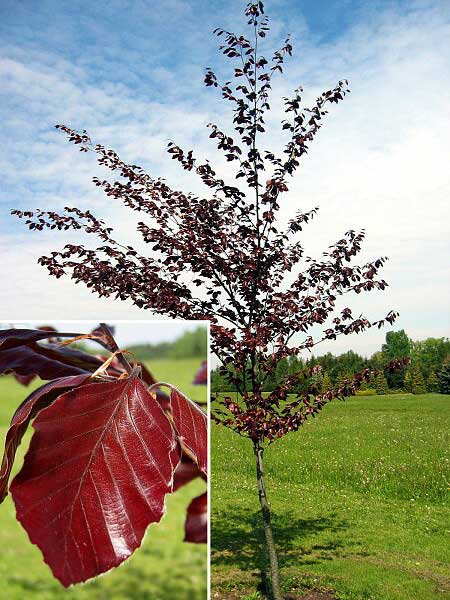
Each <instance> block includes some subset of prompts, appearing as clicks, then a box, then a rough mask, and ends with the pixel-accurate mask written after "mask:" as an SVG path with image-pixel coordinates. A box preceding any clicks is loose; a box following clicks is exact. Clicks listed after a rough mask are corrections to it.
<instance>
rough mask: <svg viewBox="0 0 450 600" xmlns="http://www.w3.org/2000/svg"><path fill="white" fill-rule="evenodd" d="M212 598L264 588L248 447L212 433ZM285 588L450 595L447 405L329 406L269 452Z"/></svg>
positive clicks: (386, 598)
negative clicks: (261, 583) (261, 584)
mask: <svg viewBox="0 0 450 600" xmlns="http://www.w3.org/2000/svg"><path fill="white" fill-rule="evenodd" d="M211 438H212V441H211V445H212V467H211V471H212V483H211V485H212V500H211V502H212V583H213V587H212V589H213V592H212V598H216V599H221V598H241V597H246V596H250V597H251V598H252V599H253V598H255V597H256V595H255V592H256V590H257V589H261V587H259V588H258V586H260V581H261V576H260V567H261V564H262V562H261V561H262V558H261V554H260V551H259V548H260V542H261V537H260V531H261V527H260V514H259V504H258V500H257V493H256V488H255V475H254V464H253V453H252V446H251V443H250V442H249V441H248V440H246V439H243V438H241V437H239V436H237V435H236V434H234V433H232V432H230V431H229V430H227V429H225V428H224V427H221V426H218V425H213V426H212V432H211ZM266 476H267V486H268V493H269V502H270V504H271V507H272V509H273V512H274V528H275V536H276V541H277V546H278V552H279V558H280V563H281V571H282V579H283V582H284V586H285V590H286V591H288V590H289V591H293V592H294V593H297V594H298V596H301V593H302V592H303V591H306V590H308V589H316V590H318V591H319V590H323V591H325V590H330V591H334V592H335V595H336V597H337V598H339V599H341V600H431V599H433V600H434V599H436V598H442V599H443V598H450V503H449V494H450V492H449V489H450V396H443V395H439V394H427V395H423V396H412V395H406V394H405V395H391V396H372V397H356V398H352V399H349V400H347V401H346V402H345V403H341V402H338V401H336V402H334V403H331V404H330V405H328V406H327V407H325V408H324V410H323V411H322V414H320V415H319V417H318V418H316V420H311V421H310V422H308V423H307V424H306V425H305V426H304V427H303V429H302V430H301V431H299V432H297V433H293V434H290V435H288V436H286V437H285V438H283V439H282V440H279V441H277V442H275V443H274V444H273V445H272V446H271V447H270V448H269V449H268V450H267V452H266Z"/></svg>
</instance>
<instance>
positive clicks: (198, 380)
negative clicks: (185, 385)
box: [192, 360, 208, 385]
mask: <svg viewBox="0 0 450 600" xmlns="http://www.w3.org/2000/svg"><path fill="white" fill-rule="evenodd" d="M192 383H193V384H194V385H206V384H207V383H208V365H207V362H206V360H204V361H203V362H202V364H201V365H200V368H199V370H198V371H197V373H196V374H195V377H194V381H193V382H192Z"/></svg>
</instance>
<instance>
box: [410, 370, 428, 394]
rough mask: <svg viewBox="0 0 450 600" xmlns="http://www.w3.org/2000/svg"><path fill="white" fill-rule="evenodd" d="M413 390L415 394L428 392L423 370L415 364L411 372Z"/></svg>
mask: <svg viewBox="0 0 450 600" xmlns="http://www.w3.org/2000/svg"><path fill="white" fill-rule="evenodd" d="M411 391H412V393H413V394H426V391H427V389H426V387H425V381H424V379H423V375H422V371H421V370H420V369H419V367H418V366H417V365H415V366H414V367H413V369H412V372H411Z"/></svg>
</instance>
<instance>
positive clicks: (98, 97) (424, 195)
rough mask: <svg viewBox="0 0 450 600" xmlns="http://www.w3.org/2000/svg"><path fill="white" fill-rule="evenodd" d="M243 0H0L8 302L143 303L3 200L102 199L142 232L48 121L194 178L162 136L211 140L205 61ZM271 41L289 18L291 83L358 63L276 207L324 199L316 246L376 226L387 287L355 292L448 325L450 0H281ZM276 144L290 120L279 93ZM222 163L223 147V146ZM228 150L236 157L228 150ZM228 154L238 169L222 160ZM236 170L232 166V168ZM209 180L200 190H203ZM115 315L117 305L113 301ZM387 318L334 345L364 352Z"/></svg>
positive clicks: (377, 310) (311, 92)
mask: <svg viewBox="0 0 450 600" xmlns="http://www.w3.org/2000/svg"><path fill="white" fill-rule="evenodd" d="M243 6H244V3H243V2H241V1H237V0H231V1H230V2H227V3H223V2H218V1H213V2H207V1H204V0H199V1H187V0H167V1H165V2H160V1H152V2H150V1H144V0H136V1H134V0H129V1H125V0H122V1H121V2H119V1H116V0H111V1H109V2H103V1H100V2H98V1H97V2H95V3H93V2H87V1H84V2H70V3H69V2H65V1H45V0H43V1H41V2H39V3H36V2H31V1H20V0H14V1H13V0H2V2H1V3H0V48H1V56H2V61H1V64H0V113H1V114H0V117H1V118H0V135H1V137H2V141H3V143H2V145H1V148H0V167H1V172H2V185H1V190H0V213H1V220H0V234H1V238H0V259H1V261H2V266H3V277H4V281H5V280H6V281H8V285H7V286H2V288H1V289H0V306H1V308H2V313H3V318H5V319H24V318H27V319H32V318H36V319H41V318H44V319H45V318H50V317H53V318H59V319H63V318H67V315H66V314H64V313H65V312H66V311H67V308H68V307H69V306H70V315H71V316H73V318H77V319H91V318H92V319H94V320H96V319H99V318H101V319H122V318H125V319H126V318H143V316H145V317H149V316H150V315H149V314H148V313H145V315H143V313H142V312H141V311H138V310H137V309H136V308H134V307H132V306H130V305H128V304H126V303H117V302H116V303H115V302H113V301H110V300H99V299H96V298H95V296H93V295H92V294H90V293H89V292H88V291H87V290H85V289H83V288H82V287H81V286H74V285H73V284H72V283H71V282H70V281H64V280H59V281H56V280H52V279H50V278H49V277H48V276H47V275H46V273H45V271H44V270H43V269H41V268H40V267H38V266H37V265H36V258H37V257H38V256H40V255H41V254H42V253H45V252H46V251H47V250H48V249H55V248H56V247H60V246H62V245H63V244H64V243H66V242H67V241H68V239H67V238H66V237H64V236H59V237H58V238H57V236H55V235H52V236H48V235H33V234H31V233H29V232H27V231H26V230H25V229H24V227H23V226H22V225H21V224H20V223H18V222H16V221H14V220H13V219H12V218H11V217H9V216H8V211H9V208H11V207H20V208H34V207H40V208H49V209H50V208H52V209H53V208H54V209H58V208H61V207H63V206H65V205H79V206H80V207H84V208H90V209H91V210H92V211H93V212H94V213H97V214H99V215H103V216H107V217H108V218H109V219H110V221H111V222H112V223H113V224H116V225H120V226H121V228H122V230H124V231H125V233H124V235H125V237H127V236H128V239H130V240H132V239H133V227H134V221H133V218H132V216H130V215H128V214H127V213H124V212H123V211H122V210H121V209H120V208H119V207H117V206H115V205H112V204H111V203H110V202H108V201H107V200H106V199H105V198H103V197H102V196H100V195H99V193H98V191H97V190H96V189H94V188H93V186H92V184H91V178H92V176H93V175H94V174H95V173H96V167H95V164H94V163H93V161H92V160H91V159H90V158H89V157H86V155H83V154H81V153H78V152H76V151H75V149H74V148H73V147H72V146H70V145H69V144H67V143H66V142H65V140H64V137H63V136H62V135H61V134H60V133H58V132H57V131H56V130H54V128H53V125H54V124H56V123H59V122H63V123H66V124H68V125H70V126H72V127H74V128H80V129H82V128H86V129H88V131H89V132H90V133H91V135H92V137H93V138H94V139H95V141H98V142H101V143H104V144H105V145H108V146H111V147H113V148H115V149H116V150H118V151H119V153H120V155H121V156H122V157H123V158H124V159H125V160H127V161H129V162H137V163H140V164H142V165H143V166H144V167H146V168H147V169H148V170H149V172H151V173H152V174H153V175H162V176H165V177H167V179H168V180H169V181H171V182H174V181H176V182H177V185H179V186H180V187H183V188H185V189H191V190H193V191H200V188H199V187H198V185H199V184H198V182H197V181H195V180H193V179H192V178H190V177H189V175H188V174H185V173H183V172H180V171H179V170H178V168H177V165H174V163H173V162H171V161H170V160H169V159H168V157H167V155H166V154H165V152H164V148H165V145H166V143H167V140H168V139H169V138H171V139H175V140H176V141H177V142H178V143H180V145H182V146H183V147H189V148H190V147H192V148H195V149H196V150H197V154H199V155H200V156H206V155H208V156H212V157H215V155H214V147H213V146H212V145H210V143H209V142H208V137H207V133H206V130H205V128H204V125H205V124H206V123H207V122H209V121H211V120H216V121H218V123H219V124H222V123H223V124H226V123H227V116H228V114H227V113H226V106H224V105H223V104H222V102H221V101H220V99H218V97H217V96H216V95H215V94H214V92H212V91H211V90H208V89H205V88H204V87H203V86H202V75H203V72H204V67H205V66H213V67H216V68H217V69H218V70H219V72H221V71H222V72H224V73H226V70H225V71H223V69H226V63H224V62H222V61H221V59H220V55H219V54H218V52H217V50H216V48H217V39H216V38H214V37H213V36H212V35H211V30H212V29H213V28H214V27H216V26H219V25H220V26H223V27H225V28H231V29H233V30H237V31H240V30H241V29H242V17H241V14H242V8H243ZM266 9H267V12H268V14H269V15H270V16H271V18H272V35H271V36H270V38H268V40H267V45H268V46H269V47H270V48H272V47H273V45H275V46H276V45H277V44H279V42H280V41H281V40H282V39H284V35H285V33H286V32H291V34H292V40H293V44H294V57H293V59H292V60H290V62H289V64H288V66H287V70H286V77H285V78H283V79H280V80H279V82H278V84H277V86H276V87H275V89H274V98H276V97H281V96H283V95H285V94H287V93H289V91H290V90H292V89H293V88H295V87H296V86H298V85H299V84H302V85H303V86H304V87H305V95H306V99H310V98H313V97H315V95H316V94H317V93H318V92H320V91H322V89H325V88H328V87H329V86H330V85H333V84H334V83H335V82H336V81H337V80H338V79H340V78H342V77H347V78H348V79H349V80H350V87H351V90H352V94H351V95H350V96H349V97H348V99H346V100H345V102H344V103H342V104H341V105H340V106H338V107H336V108H334V107H333V110H331V111H330V115H329V117H328V120H327V123H326V124H325V125H324V127H323V130H322V131H321V132H320V136H319V138H318V139H317V141H316V142H315V144H314V145H313V146H312V147H311V151H310V156H308V158H307V160H306V161H305V163H304V166H303V167H302V169H301V170H300V172H299V176H298V177H297V179H296V180H295V183H293V184H292V186H291V191H290V199H289V202H287V203H286V206H284V207H283V211H284V213H283V214H285V216H286V218H287V216H288V213H289V211H290V210H291V209H292V207H294V208H297V207H301V208H304V209H307V208H310V207H312V206H315V205H316V204H318V205H319V206H320V207H321V213H320V217H319V218H318V219H317V221H316V222H315V223H314V225H311V227H309V228H308V230H305V246H306V248H307V250H308V251H309V252H310V253H313V254H314V253H318V252H319V251H321V250H323V249H325V248H326V247H327V246H328V245H329V244H330V243H332V242H334V241H335V240H337V239H339V237H340V235H341V234H342V233H343V232H344V231H345V230H347V229H349V228H358V227H365V228H366V229H367V232H368V238H367V245H366V252H367V256H368V257H373V256H378V255H380V254H387V255H388V256H389V257H390V262H389V263H388V266H387V268H386V271H385V277H386V278H387V279H388V281H389V282H390V283H391V287H390V288H389V289H388V291H387V292H385V293H384V294H372V295H367V296H365V297H364V298H359V297H358V298H357V299H356V302H355V304H354V306H356V308H355V310H358V308H360V310H364V311H365V312H367V313H368V314H369V315H371V316H373V317H374V318H376V317H378V316H380V315H381V314H383V313H385V312H386V311H387V310H388V309H390V308H396V309H398V310H399V311H400V313H401V320H400V321H399V322H398V326H399V327H404V328H405V329H406V330H407V332H408V333H409V334H410V335H411V336H412V337H415V338H423V337H427V336H428V335H435V336H441V335H449V333H450V317H449V313H450V311H449V310H448V299H449V281H450V277H449V272H448V255H449V242H448V240H449V239H450V235H449V233H450V232H449V225H448V223H449V222H450V214H449V209H448V193H449V188H450V184H449V174H448V173H449V170H448V156H449V140H450V118H449V117H450V110H449V107H450V102H449V92H450V14H449V4H448V2H446V1H444V0H442V1H438V0H417V1H416V0H413V1H412V0H408V1H403V2H388V1H382V2H360V1H353V0H348V1H347V0H342V1H322V2H314V1H313V0H305V1H304V2H299V1H297V0H273V1H271V2H267V3H266ZM273 115H274V118H273V120H271V125H273V128H271V130H270V133H269V134H268V140H267V141H266V143H265V145H266V146H267V147H275V149H276V148H277V147H279V146H280V144H281V143H282V137H281V135H280V132H279V128H277V127H276V122H277V121H279V120H280V119H281V118H282V114H281V105H280V103H277V102H276V101H274V103H273ZM217 160H218V161H219V165H220V164H221V163H220V159H217ZM223 168H224V169H225V170H226V169H229V167H228V166H227V165H223ZM226 172H227V171H226ZM230 174H231V172H230ZM202 192H203V193H204V191H203V190H202ZM105 315H106V316H105ZM383 336H384V333H383V332H382V333H378V332H373V333H370V334H369V335H366V336H358V337H355V338H352V339H346V340H344V341H342V342H339V344H337V345H336V344H334V345H333V346H331V347H330V348H325V347H324V348H323V350H324V351H325V350H327V349H334V350H335V351H341V350H345V349H347V348H349V347H353V348H355V349H358V350H360V351H361V352H364V353H370V352H372V351H374V350H376V349H377V347H378V346H379V344H380V343H381V340H382V338H383Z"/></svg>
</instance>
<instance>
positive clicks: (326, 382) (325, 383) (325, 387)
mask: <svg viewBox="0 0 450 600" xmlns="http://www.w3.org/2000/svg"><path fill="white" fill-rule="evenodd" d="M332 387H333V384H332V383H331V379H330V376H329V375H328V372H327V371H325V373H324V374H323V380H322V391H323V392H328V391H330V390H331V388H332Z"/></svg>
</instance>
